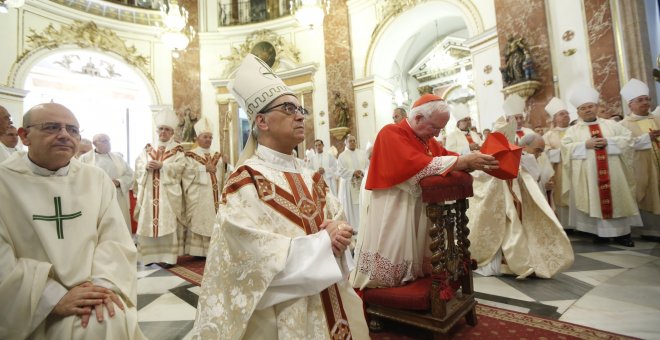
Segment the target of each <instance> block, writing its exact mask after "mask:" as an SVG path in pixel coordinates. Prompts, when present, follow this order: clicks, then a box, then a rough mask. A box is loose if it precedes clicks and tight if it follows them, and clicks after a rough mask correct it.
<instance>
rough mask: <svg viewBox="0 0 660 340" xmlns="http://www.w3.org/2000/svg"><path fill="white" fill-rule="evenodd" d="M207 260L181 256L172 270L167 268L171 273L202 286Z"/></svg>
mask: <svg viewBox="0 0 660 340" xmlns="http://www.w3.org/2000/svg"><path fill="white" fill-rule="evenodd" d="M205 263H206V259H205V258H196V257H194V256H179V258H178V259H177V260H176V265H175V266H174V267H172V268H166V269H167V270H168V271H170V272H171V273H173V274H175V275H177V276H179V277H181V278H182V279H184V280H186V281H188V282H190V283H193V284H195V285H197V286H199V285H201V284H202V275H203V274H204V264H205Z"/></svg>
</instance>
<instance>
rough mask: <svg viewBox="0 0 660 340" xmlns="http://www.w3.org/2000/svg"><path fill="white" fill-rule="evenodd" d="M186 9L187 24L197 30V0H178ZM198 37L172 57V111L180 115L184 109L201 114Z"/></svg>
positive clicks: (199, 115) (197, 114)
mask: <svg viewBox="0 0 660 340" xmlns="http://www.w3.org/2000/svg"><path fill="white" fill-rule="evenodd" d="M178 3H179V5H182V6H183V7H185V8H186V10H188V25H189V26H192V27H194V28H195V30H197V31H199V20H198V15H197V14H198V7H197V6H198V2H197V0H179V1H178ZM199 64H200V58H199V38H198V37H195V39H193V40H192V41H191V42H190V43H189V44H188V47H187V48H186V50H185V51H181V52H179V57H178V58H173V59H172V103H173V106H174V112H176V114H177V115H178V116H180V117H181V116H182V115H183V114H184V112H185V111H186V109H190V111H191V112H192V114H193V115H196V116H197V117H201V116H202V112H201V93H200V89H199V87H200V80H199Z"/></svg>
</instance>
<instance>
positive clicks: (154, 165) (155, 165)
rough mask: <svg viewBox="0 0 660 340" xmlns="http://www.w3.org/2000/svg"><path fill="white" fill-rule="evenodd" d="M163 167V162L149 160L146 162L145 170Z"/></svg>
mask: <svg viewBox="0 0 660 340" xmlns="http://www.w3.org/2000/svg"><path fill="white" fill-rule="evenodd" d="M162 167H163V163H161V162H159V161H149V162H148V163H147V170H160V168H162Z"/></svg>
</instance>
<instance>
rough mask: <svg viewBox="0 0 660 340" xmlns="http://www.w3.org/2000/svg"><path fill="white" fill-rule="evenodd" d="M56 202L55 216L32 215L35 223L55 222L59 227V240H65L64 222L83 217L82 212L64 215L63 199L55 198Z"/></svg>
mask: <svg viewBox="0 0 660 340" xmlns="http://www.w3.org/2000/svg"><path fill="white" fill-rule="evenodd" d="M54 200H55V216H44V215H32V220H33V221H37V220H39V221H55V226H56V227H57V238H58V239H63V238H64V229H63V228H62V227H63V224H64V220H72V219H74V218H76V217H80V216H82V212H81V211H79V212H77V213H73V214H62V199H61V198H60V197H59V196H58V197H55V198H54Z"/></svg>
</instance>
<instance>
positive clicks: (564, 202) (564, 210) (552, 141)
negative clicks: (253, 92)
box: [543, 97, 574, 229]
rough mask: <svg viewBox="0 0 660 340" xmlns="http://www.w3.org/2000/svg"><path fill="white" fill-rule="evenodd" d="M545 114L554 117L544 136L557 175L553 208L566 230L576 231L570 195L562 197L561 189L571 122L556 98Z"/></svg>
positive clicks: (554, 176)
mask: <svg viewBox="0 0 660 340" xmlns="http://www.w3.org/2000/svg"><path fill="white" fill-rule="evenodd" d="M545 112H547V113H548V114H549V115H550V116H552V128H551V129H550V130H548V132H546V133H545V134H544V135H543V140H544V141H545V153H546V156H547V157H546V158H547V160H548V161H549V162H550V164H552V169H553V170H554V172H555V174H554V175H553V176H552V182H553V183H554V188H553V189H552V196H551V198H552V202H551V206H552V208H553V209H554V211H555V214H556V215H557V218H558V219H559V222H560V223H561V225H562V227H564V229H574V227H572V226H570V225H569V224H568V195H565V196H562V194H561V188H562V182H561V177H562V175H561V170H562V165H561V139H562V138H564V133H565V132H566V129H567V128H568V124H569V123H570V121H571V116H570V114H569V113H568V111H567V110H566V105H564V102H563V101H562V100H561V99H559V98H556V97H553V98H552V99H550V102H548V104H547V105H546V106H545Z"/></svg>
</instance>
